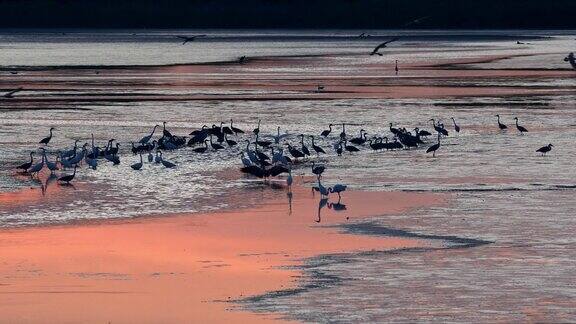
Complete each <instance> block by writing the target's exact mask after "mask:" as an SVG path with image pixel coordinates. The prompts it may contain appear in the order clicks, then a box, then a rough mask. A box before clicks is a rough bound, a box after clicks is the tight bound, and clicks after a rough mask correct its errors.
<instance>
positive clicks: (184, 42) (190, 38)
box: [176, 35, 206, 45]
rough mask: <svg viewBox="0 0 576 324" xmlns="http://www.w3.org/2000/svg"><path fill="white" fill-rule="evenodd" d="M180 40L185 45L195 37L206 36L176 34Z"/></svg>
mask: <svg viewBox="0 0 576 324" xmlns="http://www.w3.org/2000/svg"><path fill="white" fill-rule="evenodd" d="M176 37H177V38H180V39H181V40H182V45H185V44H186V43H188V42H193V41H195V40H196V38H200V37H206V35H193V36H176Z"/></svg>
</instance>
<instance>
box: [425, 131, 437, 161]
mask: <svg viewBox="0 0 576 324" xmlns="http://www.w3.org/2000/svg"><path fill="white" fill-rule="evenodd" d="M439 148H440V134H438V143H436V144H434V145H432V146H430V147H429V148H428V149H427V150H426V153H430V152H432V157H436V151H438V149H439Z"/></svg>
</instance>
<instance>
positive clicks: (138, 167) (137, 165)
mask: <svg viewBox="0 0 576 324" xmlns="http://www.w3.org/2000/svg"><path fill="white" fill-rule="evenodd" d="M142 165H143V161H142V152H140V162H137V163H134V164H132V165H131V166H130V167H131V168H132V170H140V169H142Z"/></svg>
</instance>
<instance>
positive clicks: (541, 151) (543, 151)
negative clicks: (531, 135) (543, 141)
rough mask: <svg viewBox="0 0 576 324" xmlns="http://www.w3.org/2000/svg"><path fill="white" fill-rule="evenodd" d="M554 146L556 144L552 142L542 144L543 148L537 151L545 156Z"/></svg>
mask: <svg viewBox="0 0 576 324" xmlns="http://www.w3.org/2000/svg"><path fill="white" fill-rule="evenodd" d="M553 146H554V145H552V144H548V145H546V146H542V147H541V148H539V149H537V150H536V152H538V153H542V156H544V155H546V153H548V152H550V151H552V147H553Z"/></svg>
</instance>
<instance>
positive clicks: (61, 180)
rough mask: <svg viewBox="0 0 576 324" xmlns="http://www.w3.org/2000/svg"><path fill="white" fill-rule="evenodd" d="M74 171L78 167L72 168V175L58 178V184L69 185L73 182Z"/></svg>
mask: <svg viewBox="0 0 576 324" xmlns="http://www.w3.org/2000/svg"><path fill="white" fill-rule="evenodd" d="M76 169H78V165H75V166H74V172H73V173H72V174H69V175H65V176H62V177H60V178H58V182H63V183H66V184H70V181H72V180H74V177H75V176H76Z"/></svg>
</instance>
